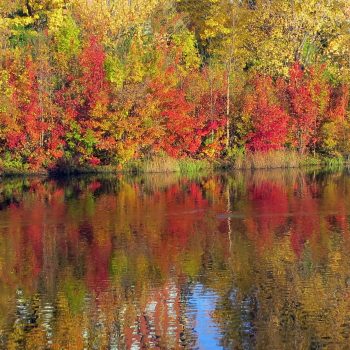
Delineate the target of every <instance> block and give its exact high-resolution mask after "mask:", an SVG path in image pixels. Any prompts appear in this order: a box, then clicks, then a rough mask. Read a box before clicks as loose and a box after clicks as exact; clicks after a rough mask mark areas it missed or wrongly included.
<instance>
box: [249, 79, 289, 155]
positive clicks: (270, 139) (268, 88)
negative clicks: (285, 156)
mask: <svg viewBox="0 0 350 350" xmlns="http://www.w3.org/2000/svg"><path fill="white" fill-rule="evenodd" d="M253 88H254V90H253V91H252V92H250V93H249V94H248V95H247V96H246V99H245V105H244V111H245V113H246V114H248V115H249V116H250V118H251V123H252V131H251V132H250V133H248V135H247V147H248V149H249V150H250V151H263V152H265V151H270V150H278V149H282V148H283V147H284V145H285V143H286V140H287V134H288V123H289V116H288V114H287V113H286V112H285V111H284V110H283V109H282V107H281V106H280V105H279V103H278V101H277V100H276V97H275V85H274V83H273V81H272V79H271V78H270V77H266V76H260V75H259V76H257V77H256V78H255V80H254V82H253Z"/></svg>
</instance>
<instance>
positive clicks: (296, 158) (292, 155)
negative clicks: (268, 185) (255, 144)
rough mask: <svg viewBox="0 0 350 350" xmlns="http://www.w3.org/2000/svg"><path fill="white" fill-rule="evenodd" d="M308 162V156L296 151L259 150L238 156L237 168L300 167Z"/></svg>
mask: <svg viewBox="0 0 350 350" xmlns="http://www.w3.org/2000/svg"><path fill="white" fill-rule="evenodd" d="M307 163H308V158H307V156H304V155H301V154H299V153H297V152H294V151H271V152H257V153H249V154H246V155H242V156H238V157H237V158H236V160H235V162H234V168H235V169H277V168H298V167H300V166H302V165H305V164H307Z"/></svg>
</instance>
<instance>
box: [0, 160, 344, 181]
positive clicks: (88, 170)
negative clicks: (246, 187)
mask: <svg viewBox="0 0 350 350" xmlns="http://www.w3.org/2000/svg"><path fill="white" fill-rule="evenodd" d="M332 160H334V164H332ZM183 161H185V162H188V164H190V165H193V164H195V165H196V163H197V162H203V163H200V164H199V165H196V166H192V167H191V166H187V167H184V168H181V167H180V166H177V167H176V168H174V169H171V168H168V169H162V168H159V169H152V168H147V167H146V166H145V163H144V162H139V163H138V164H137V165H134V164H133V165H128V166H126V167H125V168H123V169H117V168H116V167H115V166H93V167H92V166H72V167H65V168H57V169H52V170H50V169H39V170H23V169H3V170H1V171H0V181H1V178H8V177H61V176H62V177H65V176H78V175H102V174H108V175H141V174H174V173H177V174H181V175H188V174H201V173H205V172H229V171H251V172H254V171H257V170H288V169H306V168H317V169H332V168H335V169H338V168H344V167H347V166H349V165H350V163H349V162H348V161H346V160H345V159H344V160H343V161H342V162H340V161H339V159H337V158H328V159H327V160H325V159H318V160H317V162H316V161H313V162H300V163H299V164H295V163H291V164H287V163H283V164H280V165H275V166H274V165H273V164H264V165H262V166H252V165H251V164H248V165H247V164H239V166H237V165H236V164H235V163H233V162H229V161H224V160H216V161H207V160H205V161H198V160H193V159H185V160H183Z"/></svg>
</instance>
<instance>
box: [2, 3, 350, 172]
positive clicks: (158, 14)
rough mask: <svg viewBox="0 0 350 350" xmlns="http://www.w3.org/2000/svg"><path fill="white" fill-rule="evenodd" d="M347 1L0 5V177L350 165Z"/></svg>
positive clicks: (349, 81)
mask: <svg viewBox="0 0 350 350" xmlns="http://www.w3.org/2000/svg"><path fill="white" fill-rule="evenodd" d="M349 19H350V6H349V4H348V1H347V0H309V1H304V0H200V1H198V0H13V1H8V0H0V50H1V54H0V86H1V95H0V167H1V168H2V169H4V168H19V169H31V170H38V169H50V168H54V167H57V166H62V165H67V164H68V165H86V164H89V165H93V166H96V165H112V166H115V167H116V168H119V169H122V168H123V167H124V166H125V164H127V163H128V162H130V161H133V160H135V159H149V158H152V157H159V156H164V155H166V156H170V157H172V158H177V159H182V158H193V159H228V160H232V161H234V160H235V159H236V158H237V157H238V156H242V155H243V156H244V155H247V154H254V153H257V152H259V153H261V152H263V153H265V152H271V151H286V152H287V151H288V152H289V151H291V152H297V153H298V154H301V155H307V154H312V155H317V154H318V155H322V156H327V157H343V158H344V157H347V156H348V154H349V153H350V123H349V113H348V112H349V107H348V105H349V103H348V102H349V84H350V79H349V78H350V75H349V71H350V21H349Z"/></svg>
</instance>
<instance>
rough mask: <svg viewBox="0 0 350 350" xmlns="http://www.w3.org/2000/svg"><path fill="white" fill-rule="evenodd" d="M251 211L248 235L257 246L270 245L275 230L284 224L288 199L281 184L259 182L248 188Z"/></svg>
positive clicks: (248, 220) (248, 221)
mask: <svg viewBox="0 0 350 350" xmlns="http://www.w3.org/2000/svg"><path fill="white" fill-rule="evenodd" d="M249 195H250V196H249V198H250V200H251V209H252V212H250V215H249V218H248V219H247V225H248V227H249V231H248V233H249V234H250V235H252V238H254V239H255V240H256V241H257V243H258V244H259V245H265V244H271V242H272V240H273V238H274V235H275V234H276V230H277V229H278V228H280V227H282V226H283V225H284V224H285V222H286V214H288V197H287V193H286V191H285V189H284V188H283V184H279V183H275V182H272V181H271V182H269V181H261V182H259V183H253V184H252V185H250V187H249Z"/></svg>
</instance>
